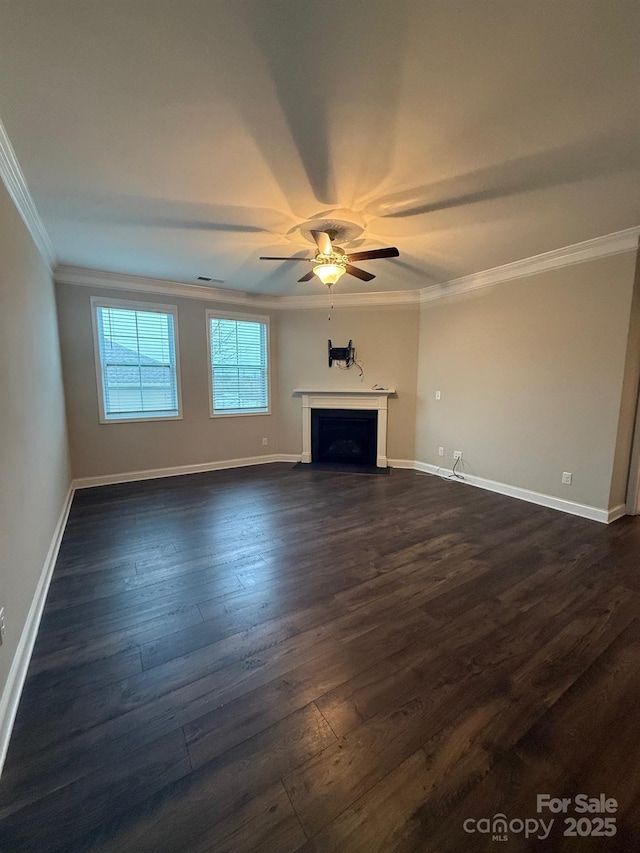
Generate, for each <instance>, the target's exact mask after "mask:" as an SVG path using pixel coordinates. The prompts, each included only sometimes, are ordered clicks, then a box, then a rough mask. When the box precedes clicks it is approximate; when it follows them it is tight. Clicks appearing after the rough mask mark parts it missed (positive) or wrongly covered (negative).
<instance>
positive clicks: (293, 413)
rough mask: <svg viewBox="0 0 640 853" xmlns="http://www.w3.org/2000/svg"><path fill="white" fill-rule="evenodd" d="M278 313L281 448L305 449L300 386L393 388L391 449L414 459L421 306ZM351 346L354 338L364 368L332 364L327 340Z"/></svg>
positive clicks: (392, 453)
mask: <svg viewBox="0 0 640 853" xmlns="http://www.w3.org/2000/svg"><path fill="white" fill-rule="evenodd" d="M327 313H328V312H327V311H326V310H324V309H321V310H317V309H314V310H286V311H279V312H278V338H279V351H280V364H279V375H280V430H281V431H280V450H281V451H282V452H283V453H300V451H301V450H302V409H301V400H300V397H293V396H292V391H293V389H294V388H300V387H303V386H307V387H310V388H331V389H332V388H336V389H348V388H371V386H372V385H375V384H377V385H381V386H383V387H392V388H396V390H397V397H391V398H390V399H389V422H388V442H387V453H388V456H389V458H390V459H413V458H414V439H415V411H416V409H415V395H416V377H417V356H418V326H419V316H420V314H419V308H418V305H408V306H380V307H367V308H340V307H337V308H335V309H334V311H333V312H332V315H331V321H328V320H327ZM329 338H330V339H331V341H332V342H333V345H334V346H346V345H347V344H348V342H349V339H352V340H353V344H354V347H355V349H356V352H357V359H358V361H359V362H360V364H361V365H362V367H363V368H364V377H363V379H362V381H360V379H359V376H358V374H359V371H358V370H357V368H356V367H353V368H351V370H342V369H340V368H339V367H338V366H337V365H335V364H334V365H333V367H331V368H330V367H329V366H328V361H327V340H328V339H329Z"/></svg>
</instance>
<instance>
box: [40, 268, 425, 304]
mask: <svg viewBox="0 0 640 853" xmlns="http://www.w3.org/2000/svg"><path fill="white" fill-rule="evenodd" d="M54 277H55V280H56V282H58V283H59V284H75V285H79V286H81V287H103V288H108V289H111V290H128V291H132V292H134V293H155V294H162V295H164V296H181V297H183V298H184V297H186V298H187V299H200V300H204V301H206V302H220V303H223V304H226V305H244V306H247V307H252V308H271V309H296V308H299V309H302V308H326V307H327V305H328V300H327V294H326V293H322V294H318V295H317V296H316V295H311V296H269V295H265V294H263V293H256V294H253V293H248V292H246V291H243V290H230V289H228V288H220V287H207V286H205V285H199V284H191V283H188V282H183V281H168V280H166V279H160V278H147V277H145V276H136V275H126V274H124V273H113V272H107V271H106V270H94V269H86V268H83V267H73V266H65V265H61V266H58V267H57V268H56V270H55V273H54ZM419 298H420V296H419V292H418V291H417V290H398V291H388V292H383V293H335V294H334V297H333V301H334V305H336V306H339V307H341V308H348V307H352V306H357V307H359V308H360V307H362V306H363V305H391V304H395V305H406V304H410V303H414V304H417V303H418V302H419Z"/></svg>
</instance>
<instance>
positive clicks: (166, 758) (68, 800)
mask: <svg viewBox="0 0 640 853" xmlns="http://www.w3.org/2000/svg"><path fill="white" fill-rule="evenodd" d="M190 772H191V765H190V763H189V758H188V755H187V750H186V747H185V743H184V738H183V736H182V732H181V731H180V730H176V731H174V732H172V733H171V734H169V735H166V736H165V737H163V738H160V739H159V740H157V741H154V742H153V743H151V744H149V745H148V747H145V748H143V749H138V750H134V751H133V752H131V753H130V754H129V755H128V756H127V757H126V758H124V759H121V760H120V761H117V762H109V760H108V759H107V760H106V761H105V765H104V766H103V767H102V768H101V769H99V770H96V771H95V772H94V773H92V774H89V775H87V776H84V777H83V778H82V779H81V780H79V781H78V782H75V783H73V784H71V785H68V786H65V787H63V788H60V789H59V790H57V791H54V792H52V793H51V794H49V795H48V796H46V797H42V798H41V799H39V800H38V801H37V802H35V803H33V804H31V805H29V806H27V807H25V808H24V809H22V810H20V811H18V812H13V813H11V814H10V815H9V816H7V817H5V818H4V820H2V821H0V849H2V850H7V851H9V850H11V851H14V853H18V851H20V853H27V851H29V853H42V851H44V850H47V851H51V853H54V851H63V852H64V851H67V850H68V849H69V847H70V845H71V844H72V843H73V842H74V841H75V840H76V839H77V838H81V837H83V836H84V835H86V833H87V830H91V829H92V827H93V826H94V825H95V824H96V823H102V822H103V821H105V820H109V821H110V820H113V819H115V817H116V816H117V815H118V814H120V813H122V812H124V811H126V810H127V809H130V808H131V807H132V806H135V804H136V803H138V802H141V801H143V800H146V799H147V798H148V797H149V796H150V795H151V794H153V793H154V792H155V791H157V790H160V789H163V788H164V787H165V786H166V785H168V784H169V783H171V782H173V781H175V780H176V779H180V778H182V777H183V776H186V775H187V774H189V773H190Z"/></svg>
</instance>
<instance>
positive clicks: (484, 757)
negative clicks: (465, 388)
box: [0, 465, 640, 853]
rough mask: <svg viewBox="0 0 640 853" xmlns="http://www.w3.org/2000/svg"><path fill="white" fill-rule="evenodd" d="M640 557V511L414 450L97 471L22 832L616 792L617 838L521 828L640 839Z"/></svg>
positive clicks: (448, 834) (443, 817)
mask: <svg viewBox="0 0 640 853" xmlns="http://www.w3.org/2000/svg"><path fill="white" fill-rule="evenodd" d="M639 558H640V519H631V518H624V519H621V520H620V521H618V522H616V523H615V524H613V525H610V526H609V527H606V526H604V525H600V524H597V523H595V522H589V521H585V520H582V519H578V518H573V517H571V516H566V515H563V514H561V513H558V512H555V511H553V510H547V509H543V508H540V507H535V506H532V505H530V504H526V503H522V502H519V501H516V500H511V499H509V498H504V497H501V496H499V495H494V494H491V493H488V492H484V491H481V490H479V489H474V488H470V487H467V486H463V485H459V484H457V483H451V482H446V481H444V480H441V479H439V478H437V477H431V476H429V475H420V474H416V473H414V472H408V471H394V472H393V473H392V475H391V476H389V477H376V476H358V475H349V474H326V473H319V472H313V471H307V470H304V471H300V470H292V469H291V466H289V465H266V466H262V467H258V468H252V469H240V470H235V471H226V472H216V473H212V474H202V475H194V476H190V477H180V478H172V479H166V480H157V481H153V482H145V483H132V484H127V485H122V486H113V487H106V488H101V489H92V490H85V491H83V492H79V493H78V494H77V495H76V497H75V500H74V504H73V508H72V512H71V516H70V519H69V524H68V527H67V531H66V533H65V537H64V541H63V544H62V549H61V552H60V557H59V560H58V564H57V567H56V570H55V574H54V578H53V582H52V585H51V590H50V593H49V598H48V601H47V605H46V610H45V614H44V618H43V620H42V625H41V629H40V633H39V636H38V641H37V644H36V649H35V653H34V657H33V660H32V663H31V667H30V669H29V675H28V679H27V683H26V686H25V690H24V694H23V697H22V701H21V704H20V709H19V713H18V717H17V721H16V725H15V729H14V734H13V739H12V742H11V745H10V750H9V756H8V759H7V763H6V767H5V771H4V774H3V777H2V781H1V783H0V819H1V820H0V849H1V850H2V851H12V853H13V851H36V852H37V853H49V851H51V852H53V851H62V853H74V851H89V850H91V851H94V850H95V851H102V852H103V853H106V851H112V852H113V853H128V851H132V853H133V851H135V853H144V851H149V852H150V853H151V851H153V853H161V852H162V851H171V853H173V851H185V853H186V851H189V853H204V851H214V853H220V851H231V852H232V853H241V851H247V853H256V851H269V853H288V851H300V853H316V852H317V853H320V851H322V853H326V851H340V853H344V851H346V853H352V851H356V853H357V851H362V853H373V851H403V853H406V851H417V850H421V851H433V853H449V851H451V853H454V851H455V853H460V851H463V853H467V851H477V850H495V849H496V846H497V849H501V848H500V846H499V845H497V843H496V842H493V841H492V840H491V836H490V835H489V836H487V835H479V834H478V833H475V834H467V833H465V832H464V830H463V821H465V820H466V819H468V818H472V819H479V818H482V817H492V816H493V815H494V814H495V813H497V812H503V813H505V814H506V815H507V817H508V818H509V819H512V818H521V819H525V818H534V817H536V794H537V793H550V794H553V795H557V796H563V797H572V796H574V795H576V794H578V793H586V794H588V795H590V796H596V795H598V794H600V793H601V792H604V793H606V795H607V796H608V797H614V798H616V799H617V800H618V801H619V809H618V811H617V813H616V814H615V817H616V819H617V835H616V836H615V837H613V838H593V837H592V838H588V837H586V838H585V837H578V838H564V837H563V836H562V830H563V828H564V824H563V821H562V815H561V816H556V824H555V826H554V828H553V830H552V833H551V836H550V838H549V839H547V840H545V841H542V840H532V839H529V841H525V840H524V838H523V837H522V836H521V835H517V834H516V835H514V834H513V833H512V834H511V836H510V840H509V842H508V843H507V844H504V845H503V847H505V848H508V849H509V850H522V851H525V850H526V851H531V850H545V851H565V850H566V851H576V850H580V851H583V850H588V851H591V850H613V851H617V850H624V851H627V850H629V851H631V850H633V851H637V850H639V849H640V701H639V700H640V618H639V617H640V572H639V571H638V569H639V562H640V560H639ZM545 817H546V816H545Z"/></svg>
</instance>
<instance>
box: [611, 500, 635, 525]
mask: <svg viewBox="0 0 640 853" xmlns="http://www.w3.org/2000/svg"><path fill="white" fill-rule="evenodd" d="M629 514H631V513H629ZM623 515H627V507H626V505H625V504H618V506H614V507H612V509H610V510H608V512H607V524H611V522H612V521H617V520H618V519H619V518H622V516H623Z"/></svg>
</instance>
